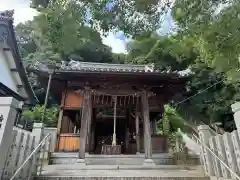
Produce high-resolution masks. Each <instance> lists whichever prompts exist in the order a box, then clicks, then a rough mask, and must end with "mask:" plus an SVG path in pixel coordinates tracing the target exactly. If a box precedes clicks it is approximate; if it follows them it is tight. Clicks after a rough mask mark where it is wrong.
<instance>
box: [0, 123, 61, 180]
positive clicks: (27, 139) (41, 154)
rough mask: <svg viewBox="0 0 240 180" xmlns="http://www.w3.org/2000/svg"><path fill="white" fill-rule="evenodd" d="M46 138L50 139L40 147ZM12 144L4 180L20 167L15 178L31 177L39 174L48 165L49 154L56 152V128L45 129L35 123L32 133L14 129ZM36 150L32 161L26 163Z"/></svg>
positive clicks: (3, 176) (9, 149) (4, 171)
mask: <svg viewBox="0 0 240 180" xmlns="http://www.w3.org/2000/svg"><path fill="white" fill-rule="evenodd" d="M46 136H48V138H47V139H46V140H45V141H44V142H42V143H41V145H39V144H40V142H41V141H42V139H43V137H46ZM10 142H11V144H10V147H9V148H8V152H7V155H6V157H7V158H6V162H5V166H4V170H3V175H2V179H10V178H11V176H13V175H14V173H15V172H16V171H17V170H18V169H19V168H20V167H21V169H20V170H19V171H18V173H17V174H16V175H15V176H14V178H20V179H21V178H22V179H24V178H27V177H31V176H34V175H36V174H38V173H39V172H40V171H41V167H42V166H43V165H44V164H48V160H49V153H51V152H53V151H54V147H55V143H56V128H43V125H42V123H35V124H34V127H33V130H32V132H29V131H26V130H23V129H20V128H18V127H13V130H12V136H11V138H10ZM36 148H37V149H38V150H35V149H36ZM34 150H35V151H36V152H35V153H34V154H33V155H32V157H31V159H29V160H28V161H27V162H25V161H26V159H28V158H29V156H30V155H31V154H32V153H33V151H34ZM30 170H31V172H30Z"/></svg>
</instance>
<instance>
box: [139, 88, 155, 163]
mask: <svg viewBox="0 0 240 180" xmlns="http://www.w3.org/2000/svg"><path fill="white" fill-rule="evenodd" d="M141 101H142V111H143V124H144V125H143V128H144V150H145V161H144V164H148V165H150V164H152V165H154V164H155V163H154V162H153V160H152V140H151V129H150V120H149V104H148V94H147V92H146V91H143V92H142V94H141Z"/></svg>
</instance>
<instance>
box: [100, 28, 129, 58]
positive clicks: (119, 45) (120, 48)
mask: <svg viewBox="0 0 240 180" xmlns="http://www.w3.org/2000/svg"><path fill="white" fill-rule="evenodd" d="M102 40H103V43H104V44H106V45H108V46H110V47H111V48H112V52H114V53H127V51H126V48H125V47H126V42H125V41H124V40H120V39H118V38H116V34H114V33H112V32H110V33H109V35H108V36H107V37H102Z"/></svg>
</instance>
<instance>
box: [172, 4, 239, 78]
mask: <svg viewBox="0 0 240 180" xmlns="http://www.w3.org/2000/svg"><path fill="white" fill-rule="evenodd" d="M239 13H240V1H235V0H233V1H231V2H230V1H226V0H217V1H216V0H196V1H190V0H178V1H176V3H175V5H174V8H173V17H174V19H175V20H176V22H177V23H178V25H179V26H180V27H181V28H182V29H181V31H183V32H184V33H185V34H188V36H189V37H190V38H192V39H193V42H194V46H195V47H196V48H197V49H198V50H199V58H200V59H201V61H202V62H204V63H206V64H207V65H209V66H210V67H213V68H215V70H217V71H218V72H223V73H224V74H225V76H227V77H228V79H229V80H232V79H235V80H236V79H238V78H239V72H238V69H239V55H240V54H239V52H240V51H239V50H240V49H239V47H240V38H239V37H240V34H239V33H240V31H239V28H240V19H239V18H238V17H239V15H240V14H239Z"/></svg>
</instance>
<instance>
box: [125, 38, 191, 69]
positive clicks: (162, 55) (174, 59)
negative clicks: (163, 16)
mask: <svg viewBox="0 0 240 180" xmlns="http://www.w3.org/2000/svg"><path fill="white" fill-rule="evenodd" d="M127 49H128V52H129V53H128V59H129V61H130V63H134V64H150V63H155V65H156V68H157V69H160V70H168V69H171V70H183V69H186V68H187V66H188V64H189V63H190V60H191V58H193V53H192V52H191V51H192V49H190V48H187V47H183V46H182V42H181V41H180V40H179V39H178V37H167V36H159V35H157V34H152V35H149V36H146V37H141V38H140V40H135V41H132V42H129V44H128V45H127ZM190 57H191V58H190Z"/></svg>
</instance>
